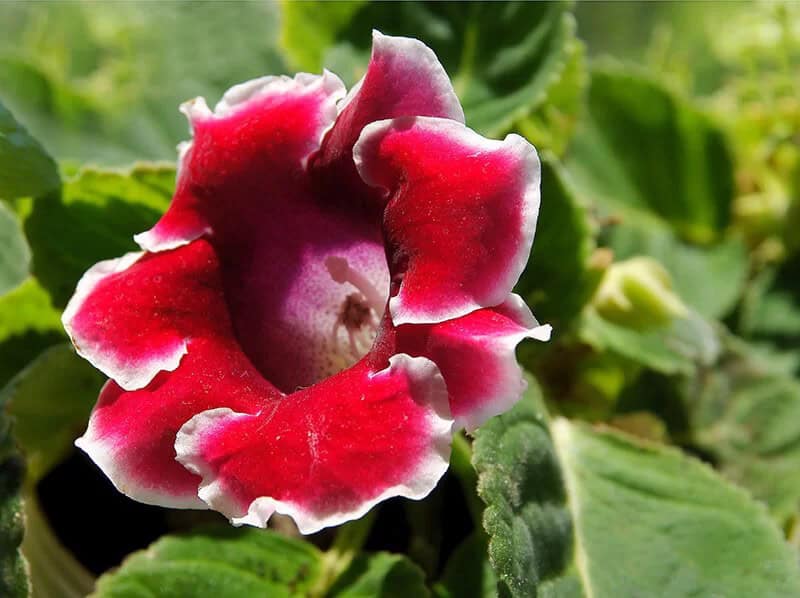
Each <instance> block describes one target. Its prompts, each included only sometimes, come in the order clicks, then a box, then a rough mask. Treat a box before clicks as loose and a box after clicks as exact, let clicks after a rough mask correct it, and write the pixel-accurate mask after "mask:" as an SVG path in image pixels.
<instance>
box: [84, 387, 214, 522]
mask: <svg viewBox="0 0 800 598" xmlns="http://www.w3.org/2000/svg"><path fill="white" fill-rule="evenodd" d="M110 383H111V382H110V381H108V382H106V384H110ZM101 393H102V391H101ZM93 422H94V420H93V418H92V419H90V420H89V426H88V427H87V428H86V432H84V434H83V436H81V437H80V438H78V439H77V440H76V441H75V446H77V447H78V448H79V449H81V450H82V451H83V452H85V453H86V454H87V455H89V458H91V460H92V461H94V463H95V464H96V465H97V467H99V468H100V470H101V471H102V472H103V473H104V474H105V475H106V477H107V478H108V479H109V480H110V481H111V483H112V484H113V485H114V488H116V489H117V490H118V491H119V492H121V493H122V494H124V495H125V496H128V497H130V498H132V499H134V500H137V501H139V502H142V503H145V504H148V505H156V506H159V507H169V508H173V509H208V505H206V504H205V503H204V502H203V501H202V500H200V498H199V497H197V496H190V497H184V498H176V497H174V496H171V495H169V494H166V493H164V492H159V491H157V490H155V489H152V488H145V487H142V486H140V485H139V483H138V482H136V481H135V480H133V479H131V477H130V476H128V475H127V474H126V472H125V468H124V467H123V466H121V463H120V461H124V459H119V460H118V459H117V456H116V451H115V450H114V447H113V445H109V444H108V443H107V441H104V440H103V439H102V438H100V437H98V435H97V433H96V431H95V429H94V425H93ZM122 453H123V456H125V455H127V456H128V457H129V458H130V457H131V455H130V453H129V451H127V450H124V449H123V451H122Z"/></svg>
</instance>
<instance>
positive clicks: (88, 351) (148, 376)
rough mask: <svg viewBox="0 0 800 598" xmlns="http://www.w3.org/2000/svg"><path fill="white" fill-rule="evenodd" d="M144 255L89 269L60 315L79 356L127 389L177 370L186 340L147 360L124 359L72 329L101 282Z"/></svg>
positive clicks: (161, 350) (148, 357) (136, 388)
mask: <svg viewBox="0 0 800 598" xmlns="http://www.w3.org/2000/svg"><path fill="white" fill-rule="evenodd" d="M143 255H144V253H143V252H132V253H126V254H125V255H123V256H122V257H120V258H117V259H113V260H104V261H102V262H98V263H96V264H95V265H94V266H92V267H91V268H89V270H87V271H86V273H85V274H84V275H83V276H82V277H81V279H80V280H79V281H78V286H77V288H76V289H75V294H74V295H73V296H72V298H71V299H70V300H69V303H68V304H67V307H66V308H65V309H64V313H63V314H61V324H62V325H63V326H64V330H66V331H67V334H68V335H69V338H70V340H71V341H72V344H73V345H74V347H75V351H76V352H77V353H78V355H80V356H81V357H83V358H84V359H86V360H87V361H88V362H89V363H91V364H92V365H93V366H94V367H96V368H97V369H98V370H100V371H101V372H103V373H104V374H105V375H106V376H108V377H109V378H112V379H113V380H114V381H115V382H116V383H117V384H119V385H120V386H121V387H122V388H124V389H125V390H138V389H140V388H144V387H145V386H147V385H148V384H149V383H150V382H151V381H152V379H153V378H154V377H155V376H156V374H158V373H159V372H161V371H164V372H172V371H175V370H176V369H177V368H178V365H179V364H180V362H181V359H182V358H183V356H184V355H186V352H187V342H186V339H181V340H179V341H177V342H175V343H174V344H173V345H171V346H164V347H161V348H160V350H159V351H153V352H151V354H150V355H148V356H146V357H144V356H138V357H137V358H133V359H130V358H128V359H121V358H120V357H119V356H117V355H115V354H114V353H113V352H110V351H108V350H107V346H106V343H98V342H89V341H88V340H87V339H84V338H81V337H80V335H79V334H78V333H77V331H76V330H75V327H74V326H73V320H74V319H75V316H77V315H78V313H79V312H80V310H81V308H82V307H83V304H84V303H85V301H86V299H87V298H88V297H89V295H91V294H92V292H93V291H94V289H95V288H96V287H97V285H98V284H100V282H101V281H103V280H104V279H105V278H107V277H109V276H112V275H114V274H118V273H120V272H124V271H125V270H127V269H128V268H130V267H131V266H132V265H133V264H135V263H136V262H137V261H138V260H139V258H141V257H142V256H143Z"/></svg>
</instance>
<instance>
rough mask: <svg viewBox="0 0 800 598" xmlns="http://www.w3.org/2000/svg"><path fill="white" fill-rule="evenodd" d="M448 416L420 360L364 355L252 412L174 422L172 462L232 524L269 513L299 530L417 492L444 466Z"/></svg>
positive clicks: (432, 370)
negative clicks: (383, 362) (381, 363)
mask: <svg viewBox="0 0 800 598" xmlns="http://www.w3.org/2000/svg"><path fill="white" fill-rule="evenodd" d="M452 423H453V422H452V420H451V419H450V416H449V408H448V404H447V390H446V388H445V385H444V381H443V380H442V377H441V374H439V371H438V370H437V368H436V366H435V365H434V364H433V363H432V362H430V361H429V360H427V359H425V358H422V357H417V358H411V357H409V356H408V355H395V356H393V357H392V358H390V360H389V367H388V368H385V369H383V370H380V371H375V369H374V368H372V367H370V360H364V361H362V362H360V363H359V364H358V365H356V366H354V367H352V368H350V369H348V370H345V371H344V372H341V373H340V374H338V375H336V376H333V377H331V378H328V379H326V380H325V381H323V382H321V383H319V384H317V385H315V386H313V387H311V388H308V389H304V390H301V391H299V392H297V393H294V394H293V395H290V396H288V397H286V398H285V399H284V400H283V401H281V402H280V403H279V404H276V405H275V407H274V408H268V407H267V408H264V409H263V410H261V411H260V412H259V413H257V414H242V413H236V412H235V411H234V410H231V409H212V410H210V411H206V412H204V413H200V414H199V415H197V416H195V417H194V418H192V419H191V420H189V422H187V423H186V425H184V426H183V428H181V430H180V432H179V433H178V437H177V440H176V442H175V448H176V451H177V454H178V457H177V458H178V460H179V461H180V462H181V463H183V464H184V465H185V466H186V467H187V469H189V470H190V471H192V472H194V473H196V474H198V475H200V476H202V477H203V483H202V484H201V486H200V491H199V495H200V497H201V498H202V499H203V500H204V501H206V502H207V503H208V504H209V505H210V506H211V507H212V508H214V509H216V510H218V511H220V512H222V513H223V514H225V515H227V516H228V517H230V518H231V520H232V521H233V522H234V523H237V524H242V523H247V524H250V525H256V526H259V527H266V524H267V520H268V519H269V517H270V516H271V515H272V513H274V512H278V513H283V514H287V515H291V516H292V518H293V519H294V520H295V522H296V523H297V526H298V528H299V529H300V532H301V533H304V534H310V533H313V532H315V531H318V530H319V529H322V528H323V527H328V526H331V525H338V524H340V523H344V522H345V521H349V520H351V519H357V518H359V517H361V516H362V515H364V513H366V512H367V511H368V510H369V509H370V508H371V507H372V506H373V505H375V504H376V503H378V502H380V501H382V500H385V499H386V498H389V497H392V496H405V497H408V498H417V499H418V498H422V497H424V496H425V495H427V494H428V493H429V492H430V491H431V490H432V489H433V487H434V486H435V485H436V483H437V481H438V480H439V478H440V477H441V476H442V475H443V474H444V472H445V470H446V469H447V464H448V459H449V454H450V436H451V433H452Z"/></svg>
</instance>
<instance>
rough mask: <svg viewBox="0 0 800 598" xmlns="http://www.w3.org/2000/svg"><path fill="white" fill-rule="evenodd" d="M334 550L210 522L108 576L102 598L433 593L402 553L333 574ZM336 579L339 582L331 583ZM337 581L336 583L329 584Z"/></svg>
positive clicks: (362, 560)
mask: <svg viewBox="0 0 800 598" xmlns="http://www.w3.org/2000/svg"><path fill="white" fill-rule="evenodd" d="M325 557H326V555H325V554H324V553H322V552H320V551H319V550H318V549H317V548H316V547H315V546H313V545H312V544H309V543H307V542H304V541H302V540H295V539H292V538H287V537H285V536H282V535H280V534H277V533H275V532H272V531H269V530H259V529H253V528H231V527H227V526H225V527H209V528H207V529H204V530H202V529H201V530H198V531H195V532H192V533H190V534H187V535H183V536H166V537H164V538H162V539H160V540H158V541H157V542H156V543H155V544H153V545H152V546H150V548H148V549H147V550H146V551H142V552H137V553H135V554H133V555H132V556H130V557H128V559H127V560H126V561H125V562H124V563H123V564H122V566H121V567H120V568H119V569H118V570H117V571H114V572H112V573H107V574H106V575H104V576H102V577H101V578H100V579H99V580H98V583H97V588H96V590H95V593H94V594H92V596H94V597H96V598H138V597H141V598H151V597H152V596H158V597H159V598H195V597H196V598H206V597H208V596H214V597H215V598H228V597H230V598H241V597H242V596H270V597H272V596H275V597H276V598H277V597H280V596H287V597H288V596H296V597H298V598H299V597H308V596H312V597H313V596H323V595H324V596H330V597H331V598H332V597H338V598H356V597H366V596H370V597H373V596H374V597H382V598H394V597H396V598H404V597H406V596H422V597H424V596H427V595H428V591H427V589H426V588H425V583H424V581H425V580H424V575H423V573H422V571H421V570H420V569H419V568H418V567H417V566H416V565H413V564H412V563H411V562H410V561H409V560H408V559H406V558H405V557H403V556H402V555H395V554H388V553H377V554H373V555H360V556H358V557H357V558H356V559H355V560H353V561H352V563H350V565H349V567H348V568H347V569H346V570H345V571H344V572H343V573H342V574H341V575H340V576H339V577H338V578H337V579H335V580H329V579H328V575H329V573H330V572H329V571H328V570H327V569H326V567H327V566H329V563H328V560H327V559H326V558H325ZM331 582H332V583H331ZM328 586H330V587H328Z"/></svg>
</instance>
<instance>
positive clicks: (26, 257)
mask: <svg viewBox="0 0 800 598" xmlns="http://www.w3.org/2000/svg"><path fill="white" fill-rule="evenodd" d="M2 163H3V162H2V158H0V164H2ZM0 247H2V248H3V251H2V253H0V295H3V294H5V293H7V292H8V291H10V290H11V289H13V288H14V287H16V286H17V285H19V284H20V283H21V282H22V281H23V280H25V278H26V277H27V276H28V268H29V266H30V261H31V251H30V249H28V243H27V242H26V241H25V236H24V235H23V234H22V229H21V228H20V225H19V221H18V220H17V217H16V215H15V214H14V213H13V212H11V211H10V210H9V209H8V208H6V207H5V205H3V204H2V203H0Z"/></svg>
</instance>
